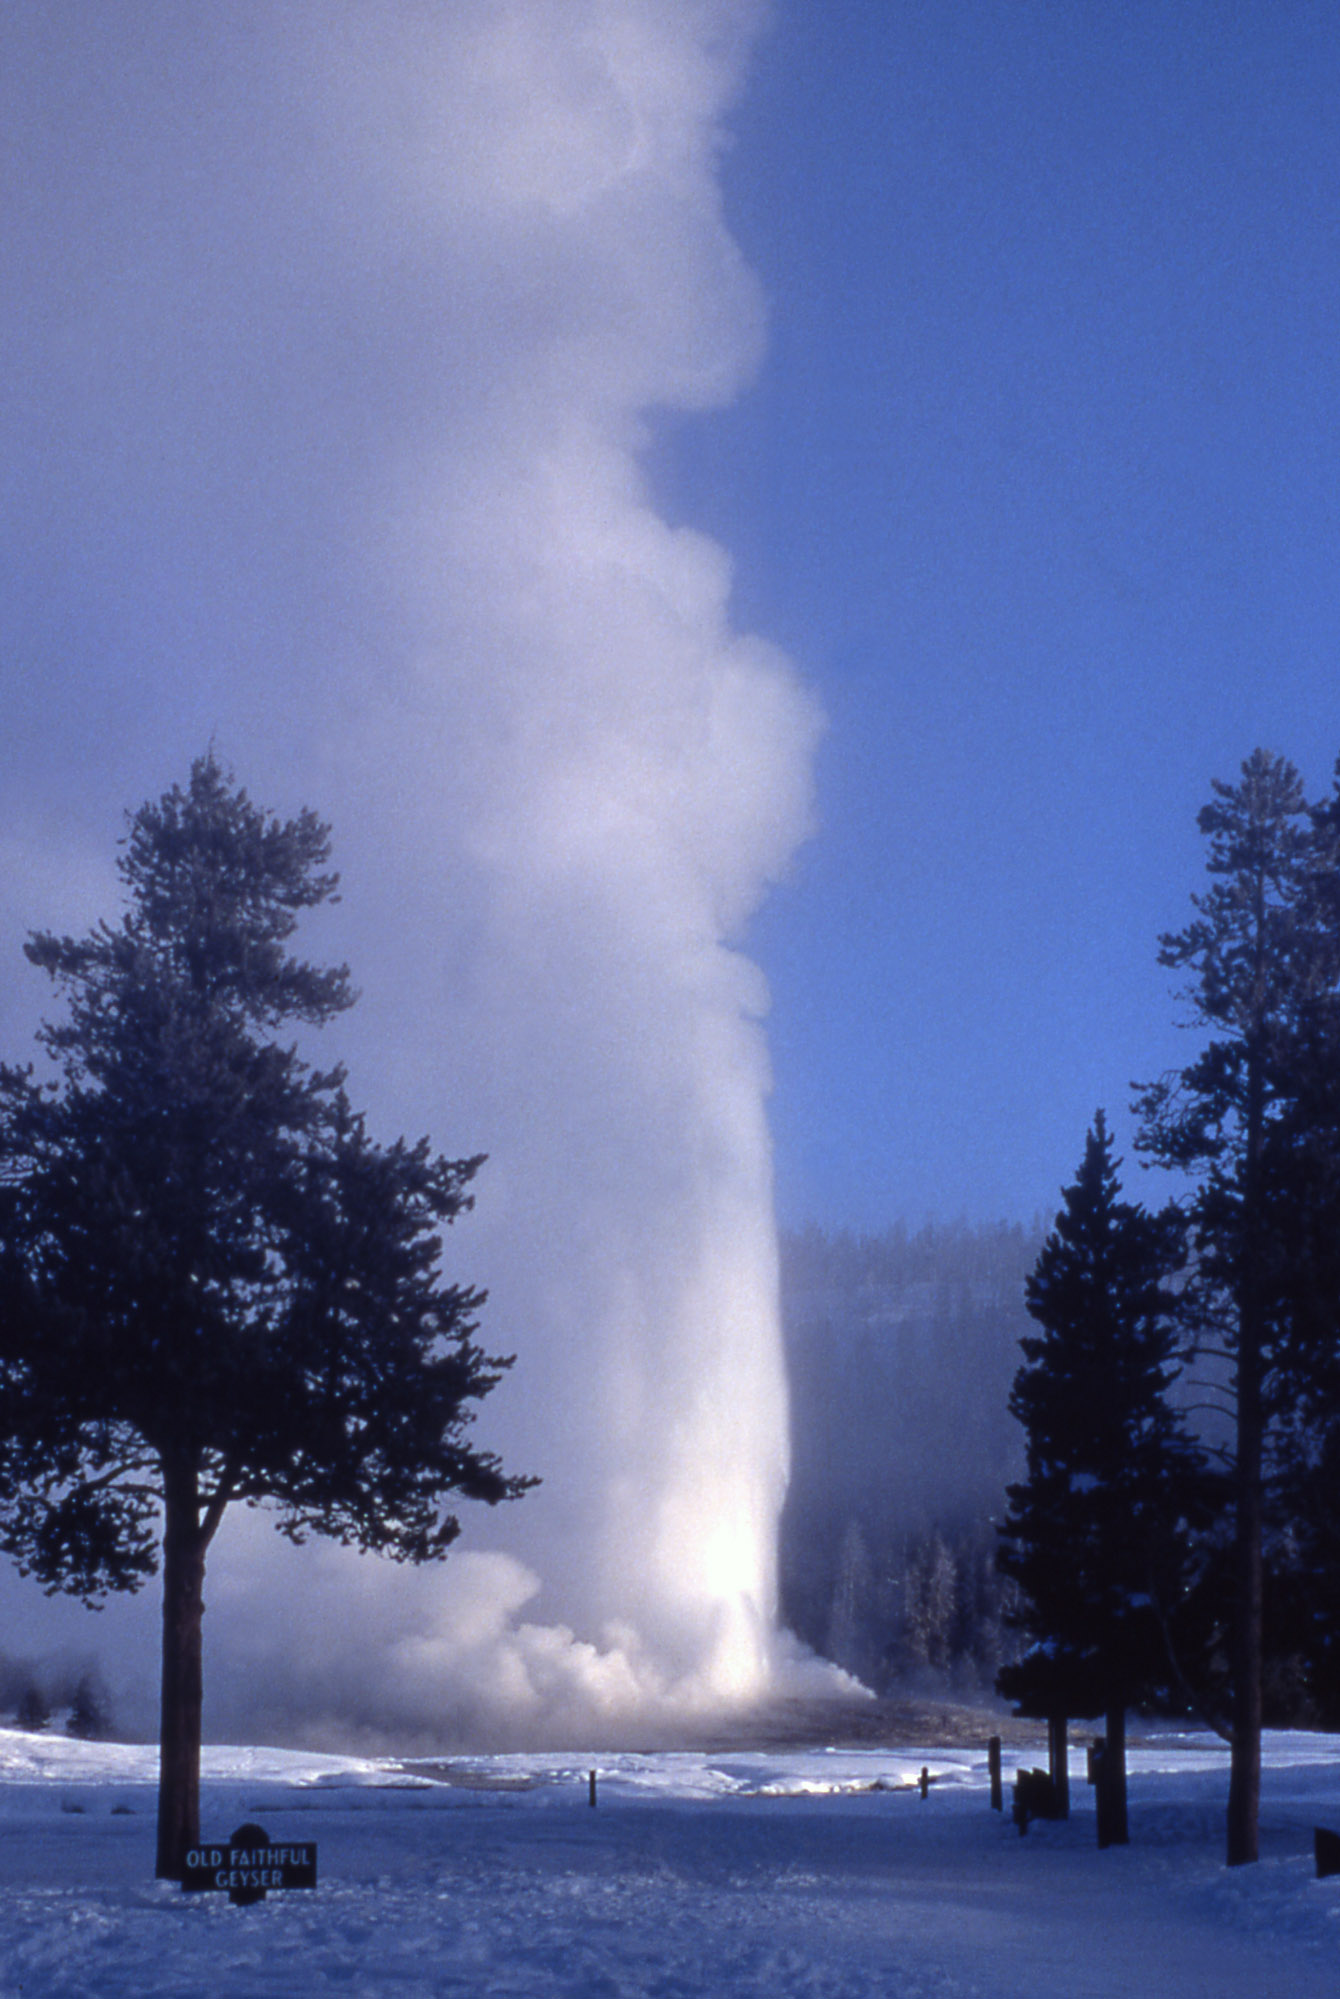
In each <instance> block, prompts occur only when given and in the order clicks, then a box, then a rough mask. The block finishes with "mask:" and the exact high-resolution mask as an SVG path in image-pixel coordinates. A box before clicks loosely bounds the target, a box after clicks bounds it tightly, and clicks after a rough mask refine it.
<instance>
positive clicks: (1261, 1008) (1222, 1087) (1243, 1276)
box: [1138, 750, 1340, 1866]
mask: <svg viewBox="0 0 1340 1999" xmlns="http://www.w3.org/2000/svg"><path fill="white" fill-rule="evenodd" d="M1213 789H1214V797H1213V799H1212V800H1211V802H1210V804H1209V805H1207V806H1206V807H1205V808H1204V809H1203V811H1202V812H1201V814H1200V817H1199V824H1200V829H1201V831H1202V833H1204V834H1205V836H1206V838H1207V840H1208V842H1209V852H1208V855H1207V859H1206V872H1207V874H1208V875H1209V877H1210V886H1209V887H1208V888H1207V889H1206V890H1205V891H1203V892H1202V893H1201V894H1198V895H1193V897H1192V904H1193V907H1194V909H1195V912H1196V913H1195V916H1194V917H1193V919H1192V921H1191V922H1190V923H1189V924H1188V925H1187V926H1186V928H1185V929H1183V930H1180V931H1176V932H1173V933H1171V934H1169V935H1167V936H1165V937H1164V938H1162V940H1161V944H1162V949H1161V952H1160V962H1161V963H1163V964H1164V965H1167V966H1169V967H1171V968H1172V969H1174V970H1176V971H1180V972H1186V973H1189V974H1190V981H1189V983H1188V985H1187V986H1186V987H1185V988H1184V991H1183V997H1184V998H1185V999H1186V1000H1187V1001H1188V1002H1189V1004H1190V1007H1191V1009H1192V1019H1191V1023H1190V1024H1191V1025H1193V1026H1195V1027H1198V1028H1199V1029H1201V1030H1202V1031H1203V1032H1204V1033H1205V1034H1206V1036H1207V1039H1206V1040H1205V1041H1204V1043H1203V1045H1202V1047H1201V1050H1200V1052H1199V1054H1198V1055H1197V1056H1196V1058H1195V1060H1194V1061H1192V1062H1191V1063H1189V1064H1188V1065H1187V1067H1186V1068H1184V1069H1182V1070H1180V1071H1178V1072H1176V1073H1175V1074H1174V1075H1172V1076H1170V1077H1166V1078H1164V1079H1163V1080H1161V1081H1160V1082H1158V1083H1156V1084H1153V1085H1151V1086H1149V1087H1147V1088H1145V1089H1144V1091H1143V1092H1142V1094H1141V1096H1140V1098H1139V1100H1138V1108H1139V1110H1140V1112H1141V1114H1142V1119H1143V1125H1142V1131H1141V1135H1140V1138H1139V1140H1138V1143H1139V1146H1140V1148H1141V1149H1142V1150H1144V1151H1146V1152H1148V1153H1149V1154H1150V1155H1151V1156H1152V1157H1153V1158H1154V1159H1156V1160H1157V1161H1159V1162H1160V1163H1162V1164H1164V1165H1166V1166H1170V1167H1173V1168H1176V1169H1177V1170H1178V1171H1180V1172H1182V1173H1189V1174H1191V1175H1192V1176H1193V1178H1194V1181H1195V1190H1194V1193H1193V1195H1192V1197H1191V1198H1190V1200H1189V1201H1188V1203H1187V1204H1186V1205H1187V1213H1188V1218H1189V1220H1190V1223H1191V1230H1192V1245H1193V1250H1194V1260H1193V1266H1192V1279H1191V1282H1190V1284H1189V1285H1188V1288H1187V1291H1186V1294H1185V1297H1184V1299H1183V1301H1182V1308H1183V1316H1184V1319H1185V1321H1186V1323H1187V1325H1188V1327H1189V1329H1190V1333H1191V1337H1192V1340H1193V1342H1194V1343H1195V1344H1196V1345H1198V1346H1199V1347H1200V1348H1201V1349H1202V1350H1203V1351H1207V1352H1210V1353H1212V1354H1213V1353H1216V1352H1217V1353H1219V1354H1221V1355H1222V1356H1223V1357H1224V1359H1225V1360H1226V1362H1227V1364H1228V1366H1229V1367H1230V1368H1231V1383H1230V1390H1231V1395H1232V1401H1233V1426H1234V1447H1233V1494H1234V1502H1233V1503H1234V1517H1235V1541H1236V1553H1235V1558H1234V1580H1233V1604H1232V1625H1233V1643H1232V1676H1231V1677H1232V1715H1231V1727H1230V1736H1231V1742H1232V1774H1231V1779H1230V1787H1229V1808H1228V1842H1227V1851H1228V1862H1229V1865H1230V1866H1234V1865H1238V1864H1240V1863H1242V1862H1244V1861H1252V1860H1255V1859H1256V1857H1257V1852H1258V1836H1257V1823H1258V1817H1259V1811H1260V1792H1261V1726H1262V1670H1263V1603H1264V1575H1263V1560H1262V1549H1263V1541H1264V1533H1265V1523H1266V1500H1267V1490H1266V1487H1267V1470H1268V1456H1269V1454H1270V1452H1271V1448H1272V1444H1273V1442H1274V1441H1275V1440H1277V1439H1278V1438H1279V1437H1280V1436H1281V1434H1282V1430H1283V1428H1284V1427H1285V1426H1286V1425H1287V1423H1288V1420H1289V1417H1290V1414H1291V1412H1293V1411H1296V1410H1297V1409H1298V1408H1299V1407H1300V1406H1301V1405H1303V1404H1305V1402H1306V1398H1307V1396H1308V1394H1309V1393H1310V1392H1311V1389H1312V1388H1313V1387H1314V1386H1315V1385H1316V1383H1317V1381H1318V1379H1319V1376H1318V1355H1319V1352H1320V1350H1321V1348H1322V1347H1324V1346H1325V1344H1326V1343H1327V1341H1329V1342H1330V1343H1331V1345H1332V1346H1333V1343H1334V1335H1335V1310H1336V1308H1335V1294H1334V1292H1333V1291H1332V1292H1331V1293H1330V1295H1329V1297H1326V1298H1325V1299H1324V1301H1323V1304H1322V1310H1321V1317H1322V1321H1323V1325H1324V1329H1325V1331H1324V1338H1323V1339H1322V1340H1321V1341H1320V1342H1319V1341H1318V1339H1317V1338H1316V1336H1315V1331H1314V1332H1313V1333H1312V1334H1310V1335H1309V1334H1307V1333H1305V1326H1306V1322H1307V1312H1306V1309H1305V1305H1304V1296H1303V1294H1304V1291H1305V1290H1306V1289H1307V1287H1308V1285H1309V1283H1311V1284H1313V1285H1315V1281H1316V1279H1317V1277H1318V1275H1319V1273H1321V1272H1322V1271H1325V1270H1327V1269H1329V1271H1330V1273H1331V1274H1332V1275H1334V1273H1335V1268H1336V1259H1335V1251H1334V1242H1333V1240H1332V1238H1331V1231H1332V1230H1333V1227H1334V1223H1335V1218H1336V1203H1335V1193H1334V1189H1335V1182H1336V1167H1335V1153H1334V1149H1333V1146H1334V1139H1335V1136H1336V1131H1337V1128H1338V1127H1337V1121H1336V1120H1335V1118H1334V1117H1333V1116H1331V1117H1330V1124H1331V1129H1330V1132H1329V1134H1328V1132H1327V1130H1326V1121H1325V1118H1324V1117H1323V1116H1322V1114H1321V1109H1320V1106H1321V1105H1322V1103H1330V1102H1331V1100H1332V1099H1333V1098H1334V1094H1335V1087H1336V1086H1335V1083H1334V1068H1335V1056H1336V1049H1337V1041H1336V1037H1335V1034H1334V1005H1335V1000H1334V995H1335V990H1336V982H1337V976H1338V975H1340V928H1337V926H1336V923H1335V914H1336V908H1335V894H1336V870H1335V861H1334V850H1335V840H1336V829H1335V827H1334V825H1332V824H1329V823H1328V820H1327V815H1326V814H1325V813H1317V812H1314V811H1312V810H1311V809H1310V808H1309V807H1308V804H1307V801H1306V799H1305V798H1304V796H1303V787H1302V784H1301V781H1300V779H1299V776H1298V773H1297V771H1296V770H1295V769H1294V767H1293V765H1292V764H1290V763H1288V762H1287V761H1286V760H1285V759H1284V758H1282V757H1278V756H1275V755H1273V754H1271V753H1270V752H1268V751H1265V750H1256V751H1254V752H1253V754H1252V755H1251V756H1250V757H1249V758H1248V760H1247V761H1246V763H1244V765H1243V767H1242V774H1241V779H1240V782H1239V783H1237V784H1235V785H1230V784H1222V783H1216V784H1215V785H1214V787H1213ZM1323 1078H1324V1080H1323ZM1327 1115H1329V1113H1328V1114H1327ZM1309 1246H1310V1247H1309Z"/></svg>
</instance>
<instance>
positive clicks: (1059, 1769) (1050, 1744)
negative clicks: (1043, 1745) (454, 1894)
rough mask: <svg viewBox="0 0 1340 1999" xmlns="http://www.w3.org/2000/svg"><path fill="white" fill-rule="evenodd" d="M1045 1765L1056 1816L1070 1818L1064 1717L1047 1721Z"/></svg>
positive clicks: (1068, 1762) (1067, 1732)
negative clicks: (1048, 1775) (1054, 1801)
mask: <svg viewBox="0 0 1340 1999" xmlns="http://www.w3.org/2000/svg"><path fill="white" fill-rule="evenodd" d="M1047 1763H1048V1767H1049V1773H1050V1776H1051V1780H1052V1790H1053V1791H1054V1792H1055V1794H1056V1816H1057V1818H1059V1819H1068V1818H1069V1817H1070V1736H1069V1731H1068V1724H1067V1720H1066V1717H1065V1715H1063V1714H1059V1715H1051V1716H1050V1717H1049V1718H1048V1721H1047Z"/></svg>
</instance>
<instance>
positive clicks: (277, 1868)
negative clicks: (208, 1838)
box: [181, 1825, 316, 1903]
mask: <svg viewBox="0 0 1340 1999" xmlns="http://www.w3.org/2000/svg"><path fill="white" fill-rule="evenodd" d="M181 1885H182V1887H183V1888H187V1889H191V1890H194V1891H195V1892H196V1893H199V1892H200V1891H202V1890H206V1889H215V1890H218V1891H224V1890H226V1891H227V1895H228V1899H229V1901H230V1902H239V1903H247V1902H263V1901H264V1900H265V1897H266V1895H267V1894H268V1893H269V1891H270V1889H271V1888H315V1886H316V1843H315V1841H314V1840H304V1841H302V1842H301V1843H300V1844H291V1843H290V1844H286V1845H281V1844H280V1843H279V1842H278V1841H275V1840H271V1838H270V1835H269V1834H268V1833H267V1832H266V1830H265V1828H264V1826H259V1825H240V1826H239V1827H238V1828H237V1831H236V1832H235V1833H234V1834H233V1836H232V1838H231V1839H228V1840H219V1841H217V1842H215V1843H214V1844H212V1845H209V1846H193V1847H191V1848H190V1849H189V1850H188V1852H187V1855H186V1860H185V1864H184V1865H183V1867H182V1876H181Z"/></svg>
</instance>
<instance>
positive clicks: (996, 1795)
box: [986, 1735, 1005, 1812]
mask: <svg viewBox="0 0 1340 1999" xmlns="http://www.w3.org/2000/svg"><path fill="white" fill-rule="evenodd" d="M986 1767H987V1772H988V1774H989V1775H990V1778H991V1809H992V1811H993V1812H1000V1811H1004V1809H1005V1792H1004V1788H1003V1786H1002V1784H1001V1777H1000V1737H999V1736H998V1735H993V1736H992V1738H991V1740H990V1741H989V1742H988V1743H987V1745H986Z"/></svg>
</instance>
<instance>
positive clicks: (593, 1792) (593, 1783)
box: [587, 1770, 596, 1809]
mask: <svg viewBox="0 0 1340 1999" xmlns="http://www.w3.org/2000/svg"><path fill="white" fill-rule="evenodd" d="M595 1802H596V1773H595V1771H594V1770H593V1771H592V1772H591V1794H590V1796H589V1798H588V1799H587V1803H588V1804H589V1805H590V1806H591V1807H592V1809H594V1808H595Z"/></svg>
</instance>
